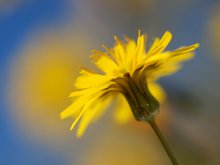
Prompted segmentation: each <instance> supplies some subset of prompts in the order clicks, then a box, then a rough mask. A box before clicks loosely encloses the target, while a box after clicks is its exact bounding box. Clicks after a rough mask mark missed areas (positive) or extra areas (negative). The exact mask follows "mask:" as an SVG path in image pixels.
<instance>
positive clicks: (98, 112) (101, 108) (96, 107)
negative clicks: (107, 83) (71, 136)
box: [76, 97, 112, 137]
mask: <svg viewBox="0 0 220 165" xmlns="http://www.w3.org/2000/svg"><path fill="white" fill-rule="evenodd" d="M111 102H112V98H111V97H105V98H100V99H97V100H96V101H95V102H93V104H91V105H90V106H89V107H88V109H87V110H86V111H85V112H84V114H83V117H82V119H81V121H80V124H79V128H78V130H77V133H76V135H77V137H81V136H82V135H83V134H84V132H85V130H86V129H87V127H88V125H89V124H90V123H91V122H93V121H95V120H97V119H99V118H100V117H101V116H102V115H103V113H104V112H105V111H106V109H107V107H108V106H109V104H110V103H111Z"/></svg>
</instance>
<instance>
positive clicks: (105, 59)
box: [61, 31, 199, 137]
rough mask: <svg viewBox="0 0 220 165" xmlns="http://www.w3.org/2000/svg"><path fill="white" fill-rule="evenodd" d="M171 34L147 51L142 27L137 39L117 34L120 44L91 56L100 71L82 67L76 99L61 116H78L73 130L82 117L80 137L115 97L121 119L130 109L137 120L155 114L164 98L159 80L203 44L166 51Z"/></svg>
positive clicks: (157, 41) (127, 118)
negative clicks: (123, 37)
mask: <svg viewBox="0 0 220 165" xmlns="http://www.w3.org/2000/svg"><path fill="white" fill-rule="evenodd" d="M171 38H172V34H171V33H170V32H165V34H164V35H163V36H162V38H161V39H159V38H156V39H155V40H154V42H153V44H152V46H151V47H150V49H149V50H148V51H146V49H145V39H146V37H145V35H142V34H141V33H140V31H139V34H138V39H137V43H136V42H135V41H134V40H131V39H129V38H126V39H125V42H122V41H120V40H119V39H118V38H117V37H115V41H116V44H115V46H114V47H113V48H112V49H109V48H105V49H106V52H101V51H97V50H94V51H93V54H92V56H91V58H92V60H93V62H94V63H95V65H96V66H97V68H98V69H100V73H97V72H92V71H90V70H88V69H85V68H82V69H81V72H80V73H81V74H80V76H79V77H78V78H77V79H76V82H75V88H76V90H75V91H74V92H72V93H71V94H70V97H71V98H72V99H73V103H72V104H71V105H70V106H69V107H68V108H67V109H65V110H64V111H63V112H62V113H61V118H62V119H64V118H67V117H70V116H72V117H73V118H74V122H73V124H72V126H71V128H70V129H71V130H72V129H73V128H74V126H75V125H76V124H77V123H78V121H80V123H79V128H78V130H77V136H78V137H80V136H82V135H83V133H84V131H85V130H86V128H87V126H88V125H89V124H90V123H91V122H93V121H95V120H97V119H98V118H99V117H100V116H101V115H102V114H103V113H104V111H105V110H106V109H107V107H108V106H109V104H110V103H111V102H112V100H113V99H114V100H117V101H118V106H116V107H117V111H116V113H115V116H116V119H117V120H119V121H127V120H129V119H130V118H131V117H130V116H131V115H130V112H129V111H130V109H131V111H132V113H133V115H134V116H135V118H136V119H137V120H148V118H151V117H154V116H155V114H156V112H157V111H158V107H159V103H158V101H160V100H161V99H162V98H163V97H162V96H161V88H160V86H158V85H157V84H156V83H155V80H157V79H158V78H160V77H162V76H165V75H169V74H172V73H174V72H176V71H177V70H178V69H179V68H180V66H181V65H180V63H181V62H183V61H185V60H188V59H190V58H192V57H193V56H194V53H193V50H195V49H196V48H197V47H198V46H199V44H194V45H190V46H185V47H181V48H178V49H176V50H174V51H164V49H165V48H166V47H167V45H168V44H169V42H170V40H171ZM157 100H158V101H157ZM128 105H129V106H130V108H129V107H128Z"/></svg>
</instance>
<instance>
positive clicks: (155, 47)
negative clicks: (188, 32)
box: [147, 31, 172, 56]
mask: <svg viewBox="0 0 220 165" xmlns="http://www.w3.org/2000/svg"><path fill="white" fill-rule="evenodd" d="M171 39H172V34H171V33H170V32H169V31H166V32H165V33H164V35H163V36H162V38H161V39H160V40H159V39H156V40H155V41H154V43H153V44H152V46H151V48H150V50H149V51H148V53H147V56H151V55H154V54H159V53H161V52H162V51H164V49H166V47H167V45H168V44H169V43H170V41H171Z"/></svg>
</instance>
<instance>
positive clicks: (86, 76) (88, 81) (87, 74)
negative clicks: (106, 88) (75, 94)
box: [74, 69, 111, 89]
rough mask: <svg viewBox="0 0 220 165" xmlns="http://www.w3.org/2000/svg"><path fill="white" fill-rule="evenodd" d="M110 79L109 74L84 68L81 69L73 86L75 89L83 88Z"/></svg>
mask: <svg viewBox="0 0 220 165" xmlns="http://www.w3.org/2000/svg"><path fill="white" fill-rule="evenodd" d="M110 79H111V77H110V76H106V75H101V74H97V73H93V72H91V71H89V70H86V69H81V71H80V76H78V78H77V79H76V81H75V84H74V86H75V87H76V88H77V89H85V88H90V87H93V86H97V85H99V84H104V83H106V82H108V81H109V80H110Z"/></svg>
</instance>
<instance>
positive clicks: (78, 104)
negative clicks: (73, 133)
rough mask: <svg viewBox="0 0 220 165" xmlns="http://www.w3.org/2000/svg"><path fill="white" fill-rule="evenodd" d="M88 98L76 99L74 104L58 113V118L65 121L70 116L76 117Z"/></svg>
mask: <svg viewBox="0 0 220 165" xmlns="http://www.w3.org/2000/svg"><path fill="white" fill-rule="evenodd" d="M89 99H90V98H89V97H88V96H81V97H78V98H77V99H76V100H74V102H73V103H72V104H71V105H70V106H68V107H67V108H66V109H65V110H63V111H62V112H61V113H60V118H61V119H65V118H67V117H70V116H77V115H78V114H79V113H80V111H81V109H82V107H83V106H84V104H85V103H86V102H87V101H88V100H89Z"/></svg>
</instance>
